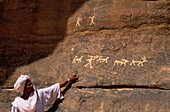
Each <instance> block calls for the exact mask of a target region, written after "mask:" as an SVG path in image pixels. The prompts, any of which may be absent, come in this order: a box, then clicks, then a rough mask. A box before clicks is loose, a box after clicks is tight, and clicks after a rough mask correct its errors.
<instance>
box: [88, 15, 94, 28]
mask: <svg viewBox="0 0 170 112" xmlns="http://www.w3.org/2000/svg"><path fill="white" fill-rule="evenodd" d="M94 17H95V16H92V17H89V18H90V19H91V22H90V26H91V25H95V22H94Z"/></svg>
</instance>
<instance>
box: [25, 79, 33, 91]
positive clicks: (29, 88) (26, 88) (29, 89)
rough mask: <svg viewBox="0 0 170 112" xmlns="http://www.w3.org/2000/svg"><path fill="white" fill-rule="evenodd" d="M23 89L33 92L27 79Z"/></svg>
mask: <svg viewBox="0 0 170 112" xmlns="http://www.w3.org/2000/svg"><path fill="white" fill-rule="evenodd" d="M24 91H28V92H33V91H34V88H33V85H32V83H31V81H30V80H29V79H27V80H26V83H25V88H24Z"/></svg>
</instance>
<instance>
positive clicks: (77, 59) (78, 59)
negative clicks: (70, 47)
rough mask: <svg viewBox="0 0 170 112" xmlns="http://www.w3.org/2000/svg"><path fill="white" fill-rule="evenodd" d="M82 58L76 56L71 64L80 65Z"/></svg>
mask: <svg viewBox="0 0 170 112" xmlns="http://www.w3.org/2000/svg"><path fill="white" fill-rule="evenodd" d="M82 58H83V56H81V57H80V58H79V57H78V56H75V57H74V59H73V62H72V63H81V62H82Z"/></svg>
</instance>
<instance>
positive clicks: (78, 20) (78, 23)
mask: <svg viewBox="0 0 170 112" xmlns="http://www.w3.org/2000/svg"><path fill="white" fill-rule="evenodd" d="M81 20H82V18H79V17H78V18H77V22H76V26H81V24H80V21H81Z"/></svg>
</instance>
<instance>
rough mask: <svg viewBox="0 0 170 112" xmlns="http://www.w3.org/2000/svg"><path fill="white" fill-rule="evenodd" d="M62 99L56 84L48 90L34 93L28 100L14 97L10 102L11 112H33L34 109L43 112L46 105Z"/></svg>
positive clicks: (58, 86)
mask: <svg viewBox="0 0 170 112" xmlns="http://www.w3.org/2000/svg"><path fill="white" fill-rule="evenodd" d="M37 94H38V95H37ZM63 98H64V97H63V95H62V94H61V91H60V84H59V83H56V84H54V85H52V86H50V87H48V88H44V89H39V90H36V91H34V93H32V94H31V95H30V97H29V98H28V100H24V99H22V98H21V97H16V98H15V100H14V101H13V102H12V108H11V112H32V111H31V109H32V110H33V109H34V108H35V110H36V112H44V107H45V105H46V104H48V103H50V102H54V101H55V100H56V99H63ZM29 108H30V109H29Z"/></svg>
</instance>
